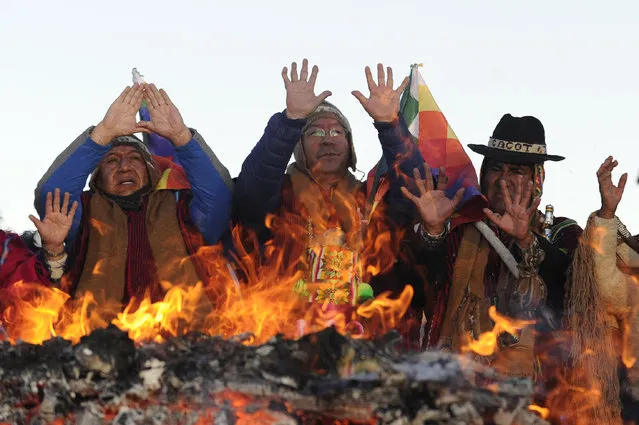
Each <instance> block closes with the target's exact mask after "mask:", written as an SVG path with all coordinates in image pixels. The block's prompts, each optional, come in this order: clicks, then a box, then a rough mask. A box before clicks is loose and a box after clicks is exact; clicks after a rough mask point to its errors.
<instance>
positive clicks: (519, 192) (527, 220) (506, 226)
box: [484, 176, 541, 249]
mask: <svg viewBox="0 0 639 425" xmlns="http://www.w3.org/2000/svg"><path fill="white" fill-rule="evenodd" d="M500 184H501V191H502V192H501V193H502V196H503V197H504V203H505V206H506V208H505V211H504V213H503V214H496V213H494V212H493V211H492V210H490V209H488V208H484V213H485V214H486V216H487V217H488V219H489V220H490V221H492V222H493V223H495V225H496V226H497V227H499V228H500V229H501V230H503V231H504V232H506V233H507V234H509V235H510V236H512V237H513V238H514V239H515V240H516V241H517V243H518V244H519V246H520V247H522V248H524V249H525V248H528V247H529V246H530V244H531V243H532V238H533V235H532V233H531V226H530V225H531V220H532V217H533V216H534V215H535V214H537V207H538V206H539V202H540V201H541V199H540V198H535V199H533V200H532V202H531V197H532V190H533V182H532V181H531V180H529V181H528V182H527V183H525V184H524V183H523V178H522V177H521V176H519V177H518V178H517V180H516V181H515V188H514V189H515V190H514V196H513V197H512V198H511V196H510V192H509V190H508V185H507V183H506V181H505V180H502V181H501V182H500Z"/></svg>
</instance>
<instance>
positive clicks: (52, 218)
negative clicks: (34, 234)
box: [29, 189, 78, 256]
mask: <svg viewBox="0 0 639 425" xmlns="http://www.w3.org/2000/svg"><path fill="white" fill-rule="evenodd" d="M70 197H71V195H70V194H69V192H67V193H65V194H64V201H63V202H62V203H60V189H56V190H55V194H54V195H53V196H52V195H51V192H49V193H47V200H46V205H45V208H46V209H45V215H44V219H43V220H42V221H40V220H38V219H37V218H36V217H34V216H33V215H30V216H29V219H30V220H31V221H32V222H33V224H34V225H35V227H36V229H38V233H40V238H41V239H42V247H43V248H44V249H45V252H47V255H50V254H49V253H52V254H60V255H61V254H63V253H64V240H65V239H66V237H67V234H68V233H69V230H70V229H71V225H72V224H73V217H74V216H75V212H76V210H77V209H78V201H74V202H73V205H71V209H69V200H70ZM54 256H55V255H54Z"/></svg>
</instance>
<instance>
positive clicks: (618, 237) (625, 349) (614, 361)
mask: <svg viewBox="0 0 639 425" xmlns="http://www.w3.org/2000/svg"><path fill="white" fill-rule="evenodd" d="M617 166H618V162H617V161H616V160H615V159H614V158H613V157H612V156H610V157H608V158H607V159H606V160H605V161H604V162H603V164H601V166H600V167H599V170H598V171H597V179H598V181H599V194H600V196H601V207H600V208H599V209H598V210H597V211H595V212H593V213H592V214H591V215H590V217H589V218H588V222H587V224H586V227H585V229H584V233H583V236H582V239H581V243H580V244H579V247H578V248H577V251H576V253H575V258H574V261H573V265H572V267H573V286H572V293H573V296H571V297H570V301H571V302H570V304H569V312H570V320H569V326H570V329H571V330H572V332H571V334H572V335H574V337H573V338H572V340H571V343H572V350H571V355H572V356H573V357H574V364H573V373H572V377H571V378H572V383H573V384H574V385H577V386H580V387H584V388H598V389H600V391H601V394H602V396H601V397H600V398H599V399H598V400H597V402H596V403H595V405H594V406H593V408H592V412H588V414H589V415H591V416H592V417H593V419H594V421H593V422H592V423H611V424H612V423H619V424H621V423H622V419H623V421H633V423H635V422H636V421H638V420H639V365H637V363H636V360H637V358H639V314H638V313H639V293H637V279H639V238H637V237H636V236H635V237H633V236H632V235H631V234H630V232H629V231H628V229H627V228H626V226H624V224H623V223H622V222H621V220H620V219H619V218H618V217H617V216H616V212H617V206H618V205H619V202H620V201H621V198H622V197H623V192H624V188H625V186H626V181H627V179H628V174H626V173H624V174H623V175H622V176H621V178H620V179H619V183H618V184H617V185H615V184H614V183H613V182H612V171H613V170H614V169H615V168H616V167H617ZM619 378H621V381H620V379H619ZM620 385H621V387H620ZM620 400H621V401H622V402H623V404H620ZM622 407H623V409H622ZM624 423H629V422H624Z"/></svg>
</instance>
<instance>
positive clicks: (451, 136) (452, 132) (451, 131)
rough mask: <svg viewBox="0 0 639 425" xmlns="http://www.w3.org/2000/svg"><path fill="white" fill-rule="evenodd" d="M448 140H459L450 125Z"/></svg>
mask: <svg viewBox="0 0 639 425" xmlns="http://www.w3.org/2000/svg"><path fill="white" fill-rule="evenodd" d="M446 136H447V137H446V138H447V139H455V140H459V139H458V138H457V135H456V134H455V132H454V131H453V129H452V127H451V126H450V124H449V125H448V134H447V135H446Z"/></svg>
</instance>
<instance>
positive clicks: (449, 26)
mask: <svg viewBox="0 0 639 425" xmlns="http://www.w3.org/2000/svg"><path fill="white" fill-rule="evenodd" d="M638 16H639V6H638V4H637V3H636V2H632V1H607V2H605V3H604V2H595V1H583V0H582V1H576V0H573V1H562V0H554V1H547V0H537V1H534V2H533V1H528V2H522V1H516V0H509V1H502V0H499V1H492V0H486V1H470V0H466V1H444V0H439V1H426V0H414V1H407V0H396V1H379V0H367V1H359V0H358V1H356V0H339V1H335V0H325V1H321V2H309V1H283V0H273V1H269V2H266V1H254V0H246V1H240V2H230V1H224V2H221V1H208V2H205V1H185V0H183V1H180V2H178V1H166V0H154V1H148V2H132V1H122V0H111V1H109V2H99V3H98V2H90V1H86V0H85V1H78V0H74V1H57V2H53V1H43V0H37V1H10V0H3V1H2V5H1V7H0V40H2V41H1V42H0V70H1V73H0V128H1V129H2V132H1V133H0V138H1V139H0V140H1V143H2V150H1V152H2V154H1V155H2V163H1V165H0V181H1V182H2V183H1V185H0V216H1V217H2V222H1V223H0V226H1V227H3V228H10V229H14V230H17V231H23V230H27V229H32V227H33V226H32V224H31V222H30V221H29V220H28V218H27V216H28V215H29V214H30V213H32V212H33V190H34V188H35V185H36V183H37V181H38V180H39V179H40V176H41V175H42V174H43V173H44V172H45V171H46V169H47V168H48V166H49V164H50V163H51V162H52V161H53V159H54V158H55V157H56V156H57V155H58V154H59V153H60V152H61V151H62V150H63V149H64V148H65V147H66V146H67V145H68V144H69V143H70V142H71V141H72V140H73V139H74V138H75V137H76V136H77V135H79V134H80V133H81V132H82V131H83V130H84V129H86V127H88V126H89V125H94V124H97V123H98V122H99V121H100V120H101V118H102V117H103V115H104V113H105V112H106V110H107V108H108V106H109V105H110V103H111V102H112V101H113V100H114V99H115V98H116V97H117V96H118V94H119V93H120V92H121V90H122V89H123V88H124V86H126V85H127V84H131V72H130V71H131V68H133V67H137V68H138V69H139V70H140V71H141V72H142V74H143V75H144V76H145V78H146V80H147V81H149V82H155V83H156V84H157V85H159V86H161V87H164V88H165V89H166V90H167V92H168V93H169V95H170V96H171V97H172V99H173V101H174V103H175V104H176V105H177V106H178V107H179V108H180V110H181V112H182V115H183V117H184V119H185V121H186V123H187V125H189V126H190V127H193V128H196V129H197V130H199V131H200V133H201V134H202V135H203V136H204V138H205V139H206V140H207V142H208V144H209V145H210V146H211V147H212V149H213V150H214V151H215V153H216V154H217V155H218V157H219V158H220V159H221V160H222V162H223V163H224V164H225V165H226V166H227V167H228V169H229V170H230V172H231V174H232V175H233V176H236V175H237V173H238V172H239V170H240V167H241V164H242V161H243V160H244V158H245V157H246V155H248V153H249V152H250V150H251V149H252V147H253V146H254V144H255V143H256V142H257V141H258V139H259V138H260V136H261V135H262V132H263V129H264V127H265V126H266V123H267V121H268V119H269V117H270V116H271V114H273V113H275V112H278V111H281V110H283V109H284V107H285V91H284V86H283V83H282V81H281V77H280V71H281V69H282V67H283V66H285V65H289V66H290V62H291V61H293V60H296V61H298V62H301V60H302V58H304V57H307V58H309V60H310V62H311V64H317V65H318V66H319V67H320V73H319V78H318V83H317V93H319V92H321V91H324V90H331V91H332V92H333V96H332V97H330V98H329V100H330V101H331V102H333V103H335V104H336V105H337V106H338V107H339V108H340V109H342V111H343V112H344V114H345V115H346V116H347V117H348V119H349V120H350V122H351V125H352V127H353V135H354V140H355V147H356V150H357V156H358V160H359V163H358V166H359V167H358V168H360V169H362V170H363V171H366V172H367V171H368V170H369V169H370V168H371V167H372V166H373V165H374V164H375V163H376V161H377V160H378V159H379V157H380V155H381V148H380V146H379V141H378V139H377V136H376V132H375V130H374V128H373V125H372V122H371V119H370V118H369V117H368V115H367V114H366V112H364V110H363V109H362V108H361V106H360V105H359V103H358V102H357V100H356V99H355V98H353V97H352V96H351V94H350V92H351V91H352V90H354V89H359V90H361V91H362V92H363V93H365V94H367V93H368V91H367V90H366V82H365V78H364V66H365V65H371V66H375V65H376V64H377V63H378V62H382V63H384V64H385V65H388V66H391V67H393V69H394V71H395V75H396V81H397V82H399V81H400V80H401V78H400V77H402V76H405V75H408V73H409V66H410V64H412V63H416V62H419V63H423V64H424V66H423V67H422V68H421V72H422V75H423V76H424V79H425V80H426V82H427V84H428V85H429V87H430V89H431V91H432V92H433V94H434V96H435V99H436V101H437V102H438V103H439V106H440V107H441V109H442V111H443V112H444V114H445V115H446V117H447V118H448V120H449V122H450V124H451V126H452V127H453V129H454V130H455V132H456V133H457V136H458V137H459V138H460V140H461V141H462V143H463V144H464V145H466V144H468V143H482V144H484V143H486V142H487V141H488V137H489V136H490V135H491V133H492V131H493V129H494V127H495V125H496V124H497V122H498V121H499V119H500V118H501V116H502V115H503V114H504V113H511V114H513V115H516V116H522V115H534V116H536V117H538V118H539V119H540V120H541V121H542V122H543V124H544V126H545V129H546V141H547V144H548V151H549V153H551V154H558V155H563V156H566V157H567V159H566V160H565V161H563V162H560V163H547V167H546V171H547V179H546V185H545V193H544V197H543V199H542V207H543V205H545V204H547V203H550V204H553V205H554V206H555V214H556V215H558V216H567V217H571V218H574V219H576V220H577V221H579V223H580V224H582V225H583V224H585V220H586V218H587V216H588V214H589V213H590V212H591V211H593V210H596V209H597V208H599V204H600V201H599V194H598V189H597V181H596V177H595V172H596V170H597V168H598V167H599V165H600V164H601V162H603V160H604V159H605V158H606V156H607V155H614V156H615V157H617V158H619V161H620V166H619V167H618V168H619V169H620V170H622V171H627V172H628V173H629V183H628V186H627V188H626V193H625V196H624V199H623V200H622V203H621V206H620V209H619V210H618V215H619V216H620V217H621V219H622V221H624V222H625V223H626V224H627V225H628V227H629V229H630V231H631V232H633V233H639V214H636V212H635V211H636V205H637V201H638V199H637V197H638V195H639V186H638V185H637V183H636V181H637V175H638V170H639V163H638V162H639V161H636V160H635V158H636V157H637V156H638V154H639V149H638V148H637V143H638V142H639V141H638V140H637V135H636V134H635V133H636V132H635V131H634V130H633V128H634V127H632V126H633V125H635V124H637V122H638V121H639V115H638V112H639V105H638V104H637V99H639V79H638V78H637V77H638V76H639V61H638V60H637V59H636V57H637V54H638V52H639V26H637V17H638ZM470 156H471V158H472V160H473V162H474V163H475V166H476V167H477V169H479V164H480V163H481V159H482V157H481V156H479V155H477V154H475V153H472V152H470ZM620 174H621V172H617V173H615V178H618V177H619V175H620Z"/></svg>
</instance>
